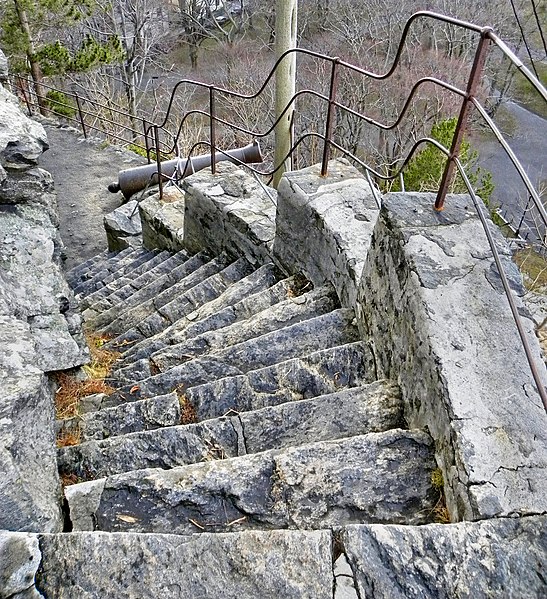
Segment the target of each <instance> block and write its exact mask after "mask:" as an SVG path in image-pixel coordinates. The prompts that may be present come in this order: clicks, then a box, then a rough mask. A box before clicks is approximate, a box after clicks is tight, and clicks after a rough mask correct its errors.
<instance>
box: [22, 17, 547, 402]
mask: <svg viewBox="0 0 547 599" xmlns="http://www.w3.org/2000/svg"><path fill="white" fill-rule="evenodd" d="M419 20H429V21H434V22H441V23H445V24H449V25H452V26H454V27H457V28H462V29H465V30H467V31H470V32H472V33H474V34H476V35H477V44H476V49H475V55H474V59H473V64H472V66H471V68H470V70H469V74H468V76H467V84H466V88H465V89H462V88H460V87H458V86H457V85H454V84H453V83H451V82H449V81H444V80H442V79H440V78H438V77H434V76H425V77H422V78H420V79H418V80H417V81H416V82H414V84H413V85H412V87H411V89H410V91H409V93H408V96H407V98H406V100H405V102H404V104H403V106H402V108H401V109H400V111H399V113H398V115H397V116H396V117H395V118H394V119H393V121H392V122H381V121H378V120H376V119H374V118H373V117H372V116H370V115H367V114H364V113H362V112H360V111H358V110H355V109H353V108H351V107H350V106H349V105H347V104H344V103H343V101H342V100H341V99H340V98H339V94H338V82H339V75H340V71H341V70H342V69H346V70H347V71H349V72H351V73H353V74H354V75H356V76H359V77H362V78H363V79H365V80H366V79H372V80H376V81H385V80H387V79H389V78H390V77H391V76H393V75H394V74H395V73H396V70H397V67H398V66H399V65H400V63H401V59H402V56H403V50H404V48H405V44H406V41H407V39H408V37H409V35H410V32H411V29H412V27H413V26H414V24H415V23H416V22H417V21H419ZM492 46H493V47H495V48H496V49H497V50H498V51H499V52H501V54H502V55H503V57H504V58H505V59H507V60H509V61H510V62H511V63H512V65H513V66H514V67H515V68H516V69H518V71H519V72H520V73H521V74H522V75H523V76H524V77H525V78H526V79H527V80H528V82H529V83H530V85H531V86H532V87H533V88H534V89H535V90H536V92H537V93H538V94H539V95H540V96H541V97H542V98H543V99H544V100H545V101H547V91H546V90H545V88H544V87H543V86H542V85H541V83H540V82H539V81H538V80H537V79H536V77H535V76H534V75H533V74H532V73H531V71H530V70H529V69H527V68H526V66H525V65H524V64H523V63H522V61H521V60H520V59H519V58H518V57H517V56H516V55H515V54H514V53H513V52H512V51H511V49H510V48H509V47H508V46H507V45H506V44H505V43H504V42H503V40H501V39H500V38H499V37H498V36H497V35H496V34H495V32H494V31H493V30H492V29H491V28H490V27H480V26H477V25H475V24H473V23H468V22H466V21H462V20H459V19H455V18H453V17H447V16H444V15H439V14H436V13H433V12H430V11H420V12H417V13H415V14H414V15H412V16H411V17H410V18H409V20H408V21H407V23H406V24H405V26H404V28H403V31H402V33H401V39H400V42H399V44H398V47H397V50H396V53H395V55H394V57H393V60H392V63H391V65H390V66H389V68H388V69H387V70H386V72H385V73H375V72H372V71H369V70H366V69H363V68H361V67H358V66H356V65H353V64H350V63H348V62H345V61H343V60H340V59H339V58H335V57H331V56H327V55H324V54H321V53H318V52H314V51H312V50H307V49H303V48H295V49H291V50H288V51H287V52H285V53H284V54H283V55H282V56H281V57H279V59H278V60H277V61H276V62H275V64H274V65H273V67H272V69H271V70H270V72H269V73H268V75H267V76H266V78H265V79H264V82H263V83H262V85H261V86H260V87H259V88H258V89H257V90H256V91H255V92H254V93H251V94H244V93H240V92H237V91H234V90H230V89H225V88H222V87H218V86H214V85H210V84H206V83H203V82H200V81H193V80H190V79H183V80H181V81H179V82H178V83H177V84H176V85H175V86H174V88H173V90H172V92H171V95H170V98H169V102H168V105H167V108H166V111H165V115H164V118H163V120H162V121H160V122H157V123H153V122H148V121H147V120H146V119H145V118H142V119H141V121H142V131H139V132H137V131H135V130H134V128H132V127H131V126H130V125H124V126H123V130H124V131H125V132H126V133H127V132H128V133H129V135H130V136H132V140H133V142H132V143H134V145H138V144H137V142H136V140H137V139H140V138H141V137H142V139H143V140H144V143H143V144H140V145H139V147H140V148H142V149H143V150H144V151H145V152H146V154H147V156H148V160H149V162H150V160H151V151H152V149H153V150H154V151H155V158H156V161H157V163H158V173H159V172H160V166H159V163H160V160H161V157H162V156H168V155H172V154H176V153H178V147H179V142H180V138H181V135H182V133H183V131H184V126H185V124H186V123H187V122H188V121H189V119H191V118H193V117H198V118H200V119H205V120H206V121H207V122H208V129H209V138H208V139H204V140H199V141H196V142H195V143H194V144H193V146H192V148H191V149H190V151H189V152H188V155H187V157H188V158H191V156H192V154H193V152H194V151H195V149H196V148H198V147H201V146H205V147H207V148H209V150H210V152H209V153H210V154H211V156H212V157H214V156H215V153H216V152H221V153H224V154H225V153H226V152H225V150H223V149H222V148H219V147H218V146H217V142H216V140H217V133H218V128H219V126H221V127H224V128H227V129H229V130H231V131H234V132H238V133H242V134H244V135H247V136H249V137H252V138H264V137H267V136H268V135H271V134H272V132H273V131H274V130H275V128H276V126H277V124H278V123H279V122H280V121H281V119H283V118H284V116H285V115H286V114H287V112H288V111H289V110H292V109H293V107H295V106H296V104H297V102H298V100H299V99H300V98H302V97H312V98H315V99H317V100H319V101H321V102H324V104H325V110H324V112H323V115H322V119H321V125H323V126H324V129H323V131H322V132H319V131H307V132H305V133H303V134H302V135H300V136H299V137H298V138H297V139H296V140H294V142H293V144H292V147H291V149H290V151H289V152H288V154H287V156H285V157H284V158H283V160H281V162H280V164H278V165H276V164H273V166H272V168H271V169H269V170H266V171H264V170H258V169H256V168H253V167H251V166H249V165H245V166H246V168H249V169H250V170H251V171H253V172H255V173H256V174H258V175H261V176H264V175H266V176H272V175H273V174H274V173H275V172H276V171H277V170H279V169H280V168H283V165H284V163H285V161H286V160H287V158H289V157H291V156H293V155H295V154H296V153H297V152H298V149H299V147H300V146H301V145H302V144H303V143H304V142H305V141H307V140H310V139H315V140H319V143H320V144H322V152H321V155H322V158H321V174H322V175H323V176H324V175H326V174H327V173H328V161H329V157H330V154H331V152H332V151H336V152H338V153H340V154H342V155H344V156H346V157H348V158H350V159H351V160H352V161H353V162H354V163H356V164H358V165H360V166H361V167H362V168H363V170H364V172H365V174H366V176H367V177H368V178H369V180H371V178H375V179H376V180H377V181H378V180H382V181H393V180H396V179H398V178H399V177H400V176H401V174H402V173H403V172H404V169H405V167H406V166H407V165H408V163H409V161H410V160H411V159H412V157H413V156H414V155H415V154H416V153H417V152H418V151H419V150H420V149H421V147H422V146H423V145H425V144H431V145H433V146H435V147H436V148H437V149H438V150H440V151H441V152H442V153H443V154H444V155H445V156H446V157H447V161H446V166H445V169H444V172H443V175H442V179H441V183H440V186H439V191H438V193H437V198H436V202H435V206H434V208H435V209H436V210H442V208H443V205H444V201H445V198H446V194H447V192H448V190H449V188H450V185H451V182H452V179H453V177H454V175H455V173H456V172H457V173H459V175H460V176H461V178H462V180H463V182H464V184H465V186H466V188H467V190H468V192H469V194H470V196H471V198H472V199H473V202H474V204H475V207H476V210H477V212H478V215H479V218H480V220H481V223H482V225H483V228H484V231H485V234H486V237H487V239H488V243H489V245H490V248H491V250H492V254H493V257H494V260H495V263H496V266H497V268H498V270H499V274H500V277H501V281H502V285H503V287H504V290H505V293H506V295H507V299H508V302H509V305H510V308H511V312H512V314H513V317H514V320H515V323H516V326H517V329H518V332H519V335H520V338H521V341H522V345H523V348H524V351H525V353H526V357H527V360H528V362H529V365H530V369H531V372H532V375H533V377H534V380H535V383H536V386H537V389H538V392H539V394H540V396H541V398H542V401H543V404H544V407H545V409H546V410H547V391H546V389H545V387H544V384H543V382H542V378H541V375H540V373H539V368H538V366H537V365H536V363H535V361H534V357H533V352H532V350H531V348H530V345H529V342H528V339H527V336H526V333H525V329H524V326H523V323H522V320H521V317H520V315H519V312H518V309H517V306H516V304H515V300H514V298H513V295H512V292H511V289H510V287H509V283H508V280H507V276H506V275H505V272H504V270H503V267H502V262H501V259H500V256H499V253H498V250H497V248H496V244H495V242H494V240H493V238H492V235H491V232H490V230H489V228H488V223H487V220H486V218H485V216H484V213H483V209H482V206H481V201H480V200H479V199H478V197H477V194H476V191H475V190H474V189H473V186H472V185H471V183H470V180H469V176H468V174H467V173H466V172H465V169H464V167H463V165H462V164H461V161H460V160H459V156H460V150H461V145H462V141H463V138H464V134H465V132H466V128H467V126H468V121H469V116H470V112H471V111H472V110H475V113H476V114H477V116H478V117H479V118H480V119H481V120H482V122H483V123H484V124H485V126H486V127H487V128H488V129H489V130H490V131H491V132H492V133H493V135H494V137H495V139H496V140H497V141H498V142H499V144H500V146H501V147H502V148H503V150H504V152H505V154H506V155H507V157H508V158H509V160H510V162H511V163H512V164H513V166H514V168H515V171H516V173H517V174H518V176H519V177H520V179H521V180H522V182H523V185H524V187H525V188H526V191H527V193H528V194H529V197H530V200H531V202H532V203H533V205H534V207H535V209H536V210H537V214H538V215H539V217H540V219H541V221H542V223H543V226H544V227H547V212H546V210H545V207H544V205H543V203H542V201H541V197H540V194H539V193H538V191H537V190H536V189H535V187H534V185H533V184H532V182H531V180H530V178H529V176H528V175H527V173H526V170H525V169H524V167H523V166H522V164H521V162H520V161H519V160H518V157H517V156H516V154H515V153H514V152H513V150H512V149H511V147H510V145H509V143H508V142H507V140H506V139H505V137H504V136H503V134H502V132H501V131H500V129H499V128H498V127H497V126H496V124H495V122H494V121H493V119H492V118H491V117H490V116H489V114H488V111H487V110H486V108H485V107H484V106H483V105H482V104H481V102H480V100H479V98H478V94H477V90H478V87H479V84H480V82H481V80H482V77H483V70H484V65H485V61H486V57H487V54H488V52H489V50H490V48H491V47H492ZM293 53H295V54H297V55H298V56H304V57H310V58H313V59H315V60H318V61H322V62H324V63H325V64H328V65H330V80H329V87H328V95H327V94H325V93H321V92H320V91H317V90H314V89H300V90H298V91H297V92H296V93H295V95H294V96H293V98H292V99H291V100H290V102H289V103H288V105H287V106H286V107H285V109H284V110H283V112H282V114H280V115H277V117H276V118H275V120H274V121H273V123H272V124H271V125H270V126H267V127H265V128H264V129H262V130H260V129H249V128H248V127H245V126H243V125H241V124H238V123H237V122H232V121H229V120H227V119H226V118H224V117H223V116H219V114H218V111H217V102H218V100H219V98H221V97H222V96H224V97H225V98H232V99H237V100H238V101H243V102H252V101H253V100H256V99H257V98H259V97H260V96H261V95H262V94H263V93H264V92H265V90H266V88H267V86H268V85H269V84H270V83H271V81H272V79H273V77H274V75H275V73H276V70H277V68H278V66H279V65H280V64H281V62H282V61H283V60H285V58H286V57H287V56H288V55H290V54H293ZM425 84H430V85H434V86H436V87H439V88H441V89H443V90H445V91H446V92H448V93H450V94H454V95H456V96H457V97H459V98H461V106H460V110H459V115H458V120H457V125H456V130H455V134H454V137H453V139H452V144H451V147H450V148H447V147H445V146H444V145H442V144H440V143H439V142H438V141H436V140H434V139H432V138H430V137H422V138H420V139H418V140H416V141H415V142H414V144H413V145H412V147H411V148H410V150H409V151H408V152H407V153H406V155H404V156H400V157H399V158H398V161H397V164H398V165H399V167H398V168H397V169H396V170H395V171H394V172H391V173H387V174H386V173H383V172H381V170H380V168H379V167H378V165H375V164H370V163H367V162H366V161H364V160H363V159H362V158H360V157H359V156H357V155H355V153H354V152H352V151H350V150H349V149H348V148H346V147H344V146H343V145H342V144H341V143H338V142H336V141H335V140H334V136H333V133H334V126H335V121H336V116H337V113H338V111H342V112H345V113H346V114H348V115H351V116H352V117H355V118H357V119H360V120H362V121H363V122H365V123H367V124H368V125H370V126H372V127H375V128H376V129H378V130H384V131H389V130H395V129H396V128H397V127H398V126H399V125H400V124H401V123H402V122H403V121H404V119H405V116H406V115H407V113H408V111H409V109H410V106H411V104H412V101H413V100H414V98H415V97H416V96H417V94H418V91H419V90H420V89H421V87H422V86H424V85H425ZM186 86H190V87H193V88H194V89H196V90H201V91H202V92H206V94H207V96H208V109H205V108H204V109H201V108H200V109H193V110H188V111H187V112H185V113H184V114H183V115H182V118H181V120H180V123H179V125H178V126H177V127H176V128H175V129H172V130H170V129H169V128H168V125H169V124H170V123H171V122H172V121H173V120H175V119H176V117H178V114H176V111H177V110H178V109H177V108H176V105H175V99H176V98H177V95H178V94H179V93H180V91H181V90H182V89H183V88H185V87H186ZM45 87H47V86H45ZM51 89H53V88H51ZM65 93H66V95H67V96H69V97H72V98H73V99H74V101H75V102H76V105H77V110H78V119H76V118H75V117H72V120H74V121H76V122H78V121H79V122H80V124H81V127H82V130H83V132H84V135H86V127H88V128H97V127H96V124H95V126H94V127H91V126H90V125H89V124H86V121H85V117H86V115H90V114H93V113H90V112H89V111H87V112H86V110H85V106H84V105H85V103H86V102H89V101H88V100H85V99H82V98H81V97H80V96H78V95H77V94H74V93H67V92H65ZM25 101H26V102H27V106H28V107H29V111H31V105H30V102H29V99H28V98H26V97H25ZM92 105H93V104H92ZM95 105H96V106H100V105H97V103H95ZM108 109H110V107H108ZM120 112H122V111H120ZM126 116H127V115H126ZM95 118H97V111H95ZM102 120H103V121H104V120H105V119H104V118H103V119H102ZM107 121H108V120H107ZM114 137H115V138H116V135H115V136H114ZM120 138H121V136H120ZM211 169H212V172H213V173H215V161H214V159H213V158H212V159H211ZM159 181H160V193H161V192H162V178H161V176H160V178H159ZM372 188H373V189H375V186H374V185H372ZM377 201H378V202H380V199H379V197H378V195H377Z"/></svg>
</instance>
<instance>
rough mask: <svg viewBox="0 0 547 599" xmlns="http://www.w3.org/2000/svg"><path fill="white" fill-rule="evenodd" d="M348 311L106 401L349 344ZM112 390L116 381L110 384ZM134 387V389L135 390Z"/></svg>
mask: <svg viewBox="0 0 547 599" xmlns="http://www.w3.org/2000/svg"><path fill="white" fill-rule="evenodd" d="M353 321H354V314H353V311H352V310H347V309H339V310H334V311H332V312H329V313H328V314H323V315H321V316H317V317H315V318H310V319H309V320H305V321H303V322H300V323H297V324H294V325H292V326H290V327H285V328H283V329H279V330H277V331H273V332H272V333H268V334H266V335H262V336H260V337H257V338H255V339H250V340H249V341H244V342H243V343H238V344H237V345H233V346H230V347H227V348H225V349H223V350H220V351H218V352H214V353H211V354H207V355H205V356H202V357H200V358H197V359H194V360H189V361H187V362H185V363H183V364H180V365H178V366H175V367H174V368H171V369H169V370H167V371H165V372H161V373H159V374H156V375H154V376H151V377H149V378H147V379H144V380H142V381H139V382H138V384H135V383H132V384H130V385H125V386H123V387H121V388H119V389H118V391H116V392H115V393H113V394H112V395H111V396H110V397H109V399H108V401H112V402H114V403H113V404H112V405H117V404H118V403H121V402H123V401H131V400H133V401H134V400H136V399H141V398H144V397H151V396H153V395H160V394H162V393H169V392H171V391H173V390H174V389H177V390H178V391H179V392H183V391H184V390H185V389H187V388H188V387H191V386H195V385H201V384H203V383H206V382H209V381H213V380H217V379H220V378H224V377H229V376H235V375H238V374H244V373H246V372H248V371H250V370H256V369H258V368H262V367H264V366H271V365H272V364H275V363H277V362H283V361H285V360H288V359H290V358H295V357H298V356H305V355H306V354H309V353H311V352H313V351H314V350H317V348H321V347H322V348H328V347H334V346H336V345H344V344H346V343H351V342H353V341H356V340H357V339H358V338H359V333H358V331H357V327H356V326H355V324H354V323H353ZM112 386H114V387H115V386H116V381H112ZM136 387H138V388H136Z"/></svg>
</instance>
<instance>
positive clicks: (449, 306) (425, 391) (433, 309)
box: [358, 193, 547, 520]
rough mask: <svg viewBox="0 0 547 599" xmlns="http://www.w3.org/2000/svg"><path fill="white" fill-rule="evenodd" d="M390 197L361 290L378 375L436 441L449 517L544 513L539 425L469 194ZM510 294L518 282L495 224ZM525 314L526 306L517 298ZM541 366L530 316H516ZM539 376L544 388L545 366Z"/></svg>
mask: <svg viewBox="0 0 547 599" xmlns="http://www.w3.org/2000/svg"><path fill="white" fill-rule="evenodd" d="M434 201H435V197H434V195H433V194H417V193H412V194H388V195H386V196H385V197H384V199H383V208H382V211H381V215H380V219H379V222H378V224H377V226H376V229H375V231H374V235H373V241H372V246H371V250H370V253H369V256H368V260H367V263H366V266H365V270H364V274H363V278H362V281H361V286H360V290H359V304H358V308H359V311H360V325H361V327H362V330H363V332H364V335H365V336H366V337H367V338H369V339H371V340H372V341H373V344H374V352H375V356H376V363H377V367H378V369H379V376H386V377H388V378H391V379H393V380H396V381H398V382H399V384H400V385H401V387H402V390H403V395H404V397H405V400H406V406H407V409H406V417H407V420H408V421H409V424H410V425H411V426H413V427H419V428H428V429H429V431H430V433H431V434H432V436H433V438H434V439H435V441H436V449H437V459H438V462H439V465H440V466H441V468H442V470H443V474H444V478H445V483H446V484H445V490H446V494H447V500H448V504H449V508H450V512H451V514H452V515H453V517H455V518H457V519H466V520H472V519H481V518H490V517H494V516H509V515H517V514H520V515H523V514H533V513H544V512H545V511H547V486H546V480H547V479H546V476H545V474H546V468H547V449H546V448H547V418H546V415H545V411H544V409H543V406H542V403H541V399H540V398H539V395H538V394H537V392H536V391H535V388H534V385H533V379H532V377H531V374H530V369H529V367H528V364H527V362H526V358H525V355H524V352H523V349H522V345H521V342H520V338H519V336H518V333H517V330H516V327H515V324H514V321H513V318H512V315H511V312H510V309H509V305H508V302H507V298H506V296H505V294H504V292H503V288H502V287H501V281H500V279H499V275H498V274H497V270H496V268H495V265H494V262H493V258H492V256H491V251H490V249H489V247H488V244H487V240H486V236H485V234H484V231H483V229H482V225H481V223H480V221H479V219H478V216H477V214H476V212H475V209H474V207H473V204H472V202H471V198H470V197H469V196H449V197H448V198H447V207H446V208H445V210H444V211H443V212H440V213H439V212H435V211H434V210H433V209H432V206H433V203H434ZM492 232H493V235H494V237H495V240H496V245H497V247H498V250H499V252H500V253H501V255H502V259H503V263H504V265H505V268H506V272H507V273H508V274H509V278H510V281H511V283H512V286H513V288H514V290H515V292H514V293H515V295H516V296H517V295H522V293H523V288H522V283H521V278H520V274H519V272H518V269H517V268H516V266H515V265H514V264H513V262H511V260H510V253H509V250H508V247H507V245H506V243H505V241H504V239H503V237H502V236H501V233H500V232H499V230H497V228H495V227H492ZM516 299H517V301H518V303H519V306H520V308H521V312H523V313H524V311H523V309H522V304H521V302H520V300H519V298H518V297H516ZM523 322H524V325H525V328H526V330H527V333H528V337H529V340H530V342H531V345H532V348H533V350H534V352H535V354H536V358H537V361H538V363H540V364H541V357H540V351H539V345H538V342H537V339H536V338H535V336H534V334H533V323H532V322H531V320H529V319H527V318H524V319H523ZM542 374H543V375H544V381H545V369H543V372H542Z"/></svg>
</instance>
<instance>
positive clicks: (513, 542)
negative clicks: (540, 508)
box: [341, 516, 547, 599]
mask: <svg viewBox="0 0 547 599" xmlns="http://www.w3.org/2000/svg"><path fill="white" fill-rule="evenodd" d="M341 542H342V545H343V547H344V551H345V553H346V556H347V558H348V560H349V563H350V565H351V567H352V570H353V576H354V580H355V582H356V586H357V589H358V591H359V597H374V599H407V598H408V597H420V598H421V599H452V598H454V597H458V598H461V599H472V598H475V597H481V598H482V597H484V598H489V597H490V598H492V599H494V598H497V597H512V598H514V599H540V598H543V597H545V596H546V595H547V579H546V577H545V572H546V570H547V516H533V517H528V518H503V519H499V520H489V521H484V522H473V523H471V522H462V523H459V524H448V525H438V524H432V525H428V526H419V527H416V526H385V525H364V526H348V527H347V528H345V529H343V530H342V531H341Z"/></svg>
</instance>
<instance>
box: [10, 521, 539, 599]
mask: <svg viewBox="0 0 547 599" xmlns="http://www.w3.org/2000/svg"><path fill="white" fill-rule="evenodd" d="M546 532H547V516H543V515H542V516H526V517H521V518H493V519H490V520H483V521H479V522H459V523H456V524H427V525H425V526H408V525H394V524H353V525H349V526H345V527H342V528H339V529H337V530H335V531H331V530H314V531H302V530H269V531H261V530H251V531H243V532H227V533H223V534H215V533H208V532H204V533H202V534H199V535H188V536H177V535H172V534H153V533H108V532H75V533H72V534H66V533H56V534H36V533H21V532H9V531H2V532H0V547H1V548H2V550H3V552H4V554H5V555H7V556H10V557H11V558H12V559H10V560H7V561H6V560H5V563H4V564H3V565H4V566H5V569H4V580H5V581H6V584H7V588H6V589H4V590H5V594H6V596H9V597H14V598H15V597H20V598H23V597H28V598H29V599H30V597H38V596H39V595H41V596H42V597H55V599H82V598H84V597H86V598H90V599H91V598H101V599H103V598H104V599H106V598H108V599H127V598H128V597H146V598H156V597H161V598H164V597H165V598H166V599H171V598H173V599H175V598H176V599H197V598H198V597H211V598H216V597H222V598H223V599H257V598H260V599H279V598H283V599H333V598H334V599H357V597H367V598H372V599H408V598H409V597H420V598H421V599H439V598H440V597H444V598H448V597H477V598H479V597H481V598H482V597H513V598H514V599H525V598H526V599H528V598H532V597H535V598H540V597H541V598H543V597H545V534H546ZM485 556H487V559H486V558H485ZM212 564H213V565H214V567H212ZM181 580H183V581H184V583H183V584H182V583H181ZM471 586H472V587H473V590H472V591H471ZM37 588H38V589H39V592H38V591H37V590H36V589H37Z"/></svg>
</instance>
